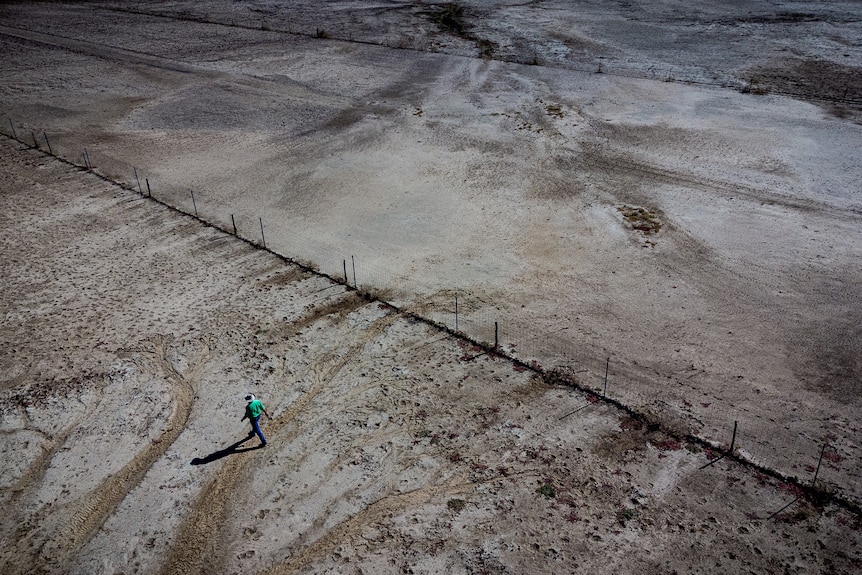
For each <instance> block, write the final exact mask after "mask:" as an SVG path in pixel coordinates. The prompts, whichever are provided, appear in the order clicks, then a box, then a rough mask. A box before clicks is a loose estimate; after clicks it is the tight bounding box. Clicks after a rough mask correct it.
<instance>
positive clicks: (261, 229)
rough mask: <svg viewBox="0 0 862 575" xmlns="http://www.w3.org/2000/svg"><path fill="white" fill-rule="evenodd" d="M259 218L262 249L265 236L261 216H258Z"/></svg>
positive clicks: (264, 247)
mask: <svg viewBox="0 0 862 575" xmlns="http://www.w3.org/2000/svg"><path fill="white" fill-rule="evenodd" d="M258 219H259V220H260V239H261V241H262V242H263V249H266V236H265V235H263V218H260V217H259V218H258Z"/></svg>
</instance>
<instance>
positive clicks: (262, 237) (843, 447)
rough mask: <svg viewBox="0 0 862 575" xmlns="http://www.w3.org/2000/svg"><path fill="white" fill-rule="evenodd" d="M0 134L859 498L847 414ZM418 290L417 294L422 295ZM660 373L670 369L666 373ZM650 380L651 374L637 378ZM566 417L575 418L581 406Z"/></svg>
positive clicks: (112, 166) (103, 155) (44, 137)
mask: <svg viewBox="0 0 862 575" xmlns="http://www.w3.org/2000/svg"><path fill="white" fill-rule="evenodd" d="M6 126H7V128H6V130H4V134H6V135H7V136H8V137H10V138H13V139H15V140H17V141H18V142H20V143H21V144H23V145H26V146H29V147H31V148H38V149H39V150H42V151H44V152H46V153H49V154H51V155H53V156H54V157H57V158H60V159H62V160H64V161H66V162H69V163H70V164H74V165H75V166H77V167H79V168H81V169H86V170H89V171H91V172H93V173H95V174H97V175H98V176H100V177H102V178H104V179H106V180H110V181H112V182H114V183H117V184H119V185H121V186H123V187H124V188H126V189H127V190H129V191H130V192H133V193H136V194H139V195H140V196H144V197H152V198H153V199H155V200H157V201H159V202H161V203H163V204H165V205H167V206H170V207H172V208H174V209H176V210H178V211H180V212H183V213H185V214H188V215H191V216H194V217H197V218H198V219H200V220H201V221H203V222H205V223H207V224H209V225H213V226H216V227H218V228H221V229H222V230H224V231H225V232H227V233H232V234H235V235H237V236H238V237H240V238H243V239H244V240H246V241H249V242H251V243H254V244H257V245H259V246H261V247H265V248H266V249H268V250H269V251H271V252H273V253H276V254H278V255H281V256H283V257H286V258H288V259H290V260H291V261H294V262H297V263H299V264H301V265H304V266H306V267H307V268H309V269H312V270H315V271H317V272H319V273H321V274H323V275H326V276H328V277H329V278H331V279H333V280H335V281H337V282H340V283H343V284H346V285H348V286H350V287H354V288H356V289H358V290H360V291H362V292H365V293H368V294H370V295H372V296H374V297H377V298H378V299H380V300H383V301H386V302H388V303H390V304H392V305H395V306H396V307H399V308H401V309H404V310H406V311H409V312H411V313H413V314H415V315H416V316H419V317H422V318H424V319H426V320H427V321H428V322H430V323H433V324H436V325H438V326H441V327H443V328H445V329H447V330H449V331H451V332H455V333H459V334H462V335H463V336H465V337H466V338H468V339H469V340H472V341H473V342H476V343H477V344H479V345H478V347H477V348H476V349H474V350H468V351H467V352H465V354H464V357H463V358H462V359H463V360H465V361H470V360H471V359H472V358H474V357H475V356H476V355H477V354H482V353H487V352H488V351H489V350H490V351H493V352H495V353H499V354H501V355H504V356H507V357H510V358H512V359H514V360H517V361H518V362H521V364H522V365H526V366H529V368H532V369H534V370H536V371H538V372H542V373H544V374H551V375H555V376H558V377H559V378H561V379H562V380H564V381H567V382H569V383H572V384H574V385H575V386H577V387H578V388H579V389H581V390H582V391H586V392H590V393H593V394H595V397H600V396H605V397H607V398H610V399H612V400H613V401H614V402H616V403H618V404H620V405H623V406H626V408H628V409H630V410H632V411H633V412H636V413H641V414H647V415H649V416H650V417H651V418H654V419H657V420H660V421H663V422H665V423H666V427H667V428H669V429H677V430H686V431H684V433H687V434H691V435H693V436H695V437H697V438H698V439H699V440H701V441H703V442H705V443H706V444H707V445H711V446H714V449H715V452H716V453H724V452H727V451H728V450H729V449H730V448H731V447H732V448H733V453H734V455H736V456H737V457H739V458H740V459H742V460H744V461H747V462H749V463H752V464H754V465H756V466H760V467H761V468H763V469H767V470H772V471H775V472H777V473H778V474H780V475H781V476H784V477H787V478H791V479H794V480H795V481H796V482H797V483H799V484H801V485H814V484H815V480H816V485H817V486H818V487H820V488H822V489H825V490H826V491H828V492H830V493H833V494H836V495H838V496H839V497H842V498H844V499H846V500H849V501H852V502H854V503H853V504H854V505H856V506H858V505H859V504H860V502H862V457H860V446H859V442H858V437H856V436H855V435H854V433H853V431H852V430H853V429H855V423H854V422H847V423H848V424H847V425H843V426H837V425H836V426H833V427H831V428H823V426H822V425H818V424H816V423H815V422H807V423H806V422H804V421H803V422H802V424H801V425H800V428H799V429H793V428H790V427H788V426H784V427H782V426H781V425H780V424H779V423H777V422H776V421H775V420H774V419H773V418H771V417H770V414H768V413H763V412H760V411H757V412H756V411H754V409H752V408H750V407H739V406H736V405H733V404H732V403H730V402H728V401H723V400H722V401H716V400H715V398H712V399H710V400H700V399H693V398H691V397H688V396H686V395H685V394H681V393H679V392H676V391H673V390H671V389H669V388H668V392H667V393H655V391H654V390H655V389H656V388H657V387H656V385H655V380H656V379H658V378H659V376H663V375H664V374H649V373H647V372H646V370H644V369H643V367H642V366H638V365H636V364H634V363H629V362H627V361H626V360H625V358H619V357H612V356H610V355H609V354H607V353H606V352H604V351H603V350H602V349H601V348H598V347H595V346H593V347H590V346H588V345H587V344H586V343H585V342H584V341H583V338H579V336H578V334H577V332H576V330H575V329H574V328H572V326H570V325H567V324H565V323H562V324H559V325H537V324H536V323H535V322H533V321H532V320H531V318H530V317H528V316H524V315H519V314H517V313H515V312H512V310H508V309H499V308H498V307H496V306H495V305H494V302H488V301H485V300H483V299H481V298H479V297H477V296H475V295H473V294H472V293H471V292H470V291H469V290H461V289H459V288H458V286H452V285H433V286H429V285H419V284H417V283H416V282H415V281H414V280H412V279H411V278H404V277H401V276H398V275H397V274H394V273H392V272H391V270H389V269H388V268H387V267H386V265H385V262H383V263H381V261H380V260H379V259H375V258H373V257H370V256H369V255H368V254H363V253H361V251H360V250H358V249H357V248H356V246H348V247H346V248H345V247H342V246H338V245H333V244H330V243H326V242H325V241H323V240H320V239H314V240H312V239H310V237H309V236H308V235H305V234H303V232H302V230H301V229H296V228H287V227H285V226H283V225H281V224H280V222H278V221H271V220H270V219H268V218H266V217H265V216H264V215H261V214H257V213H249V212H245V211H242V210H233V209H231V208H227V207H225V206H224V205H219V204H217V203H215V202H211V201H210V199H209V198H208V195H207V193H206V191H205V190H193V189H188V188H181V187H178V186H172V185H171V183H170V182H167V181H163V180H162V179H161V177H160V176H159V175H158V173H157V172H156V173H152V168H144V167H141V166H136V165H134V163H133V162H132V161H130V160H128V159H126V158H125V157H124V154H123V152H122V150H121V149H118V148H117V147H116V146H114V147H107V146H105V145H99V144H89V145H86V144H83V143H81V142H80V141H79V139H78V138H77V136H76V135H75V134H72V133H67V132H61V131H60V132H57V133H54V132H52V133H50V134H49V133H48V132H47V131H46V130H45V129H42V128H37V127H36V126H35V125H29V124H28V123H26V122H25V123H19V122H15V121H14V120H13V119H11V118H9V119H8V122H7V124H6ZM357 252H360V253H357ZM417 294H422V295H421V297H417ZM666 377H668V379H671V377H670V374H667V375H666ZM648 380H649V381H650V385H645V384H644V382H647V381H648ZM569 415H573V417H571V418H567V421H569V422H571V421H572V420H573V419H575V418H576V414H569Z"/></svg>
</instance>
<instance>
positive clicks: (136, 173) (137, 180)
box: [132, 166, 144, 196]
mask: <svg viewBox="0 0 862 575" xmlns="http://www.w3.org/2000/svg"><path fill="white" fill-rule="evenodd" d="M132 169H133V170H135V181H136V182H138V193H139V194H141V195H142V196H143V195H144V192H143V191H141V180H140V179H139V178H138V168H136V167H135V166H132Z"/></svg>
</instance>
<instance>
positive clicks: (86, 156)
mask: <svg viewBox="0 0 862 575" xmlns="http://www.w3.org/2000/svg"><path fill="white" fill-rule="evenodd" d="M84 163H85V164H87V169H88V170H92V169H93V164H92V163H90V154H88V153H87V148H84Z"/></svg>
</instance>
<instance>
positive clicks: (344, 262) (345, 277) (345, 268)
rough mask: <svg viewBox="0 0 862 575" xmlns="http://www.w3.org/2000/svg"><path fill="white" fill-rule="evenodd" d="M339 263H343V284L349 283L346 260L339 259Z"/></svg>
mask: <svg viewBox="0 0 862 575" xmlns="http://www.w3.org/2000/svg"><path fill="white" fill-rule="evenodd" d="M341 263H342V264H344V285H349V284H348V283H347V260H341Z"/></svg>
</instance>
